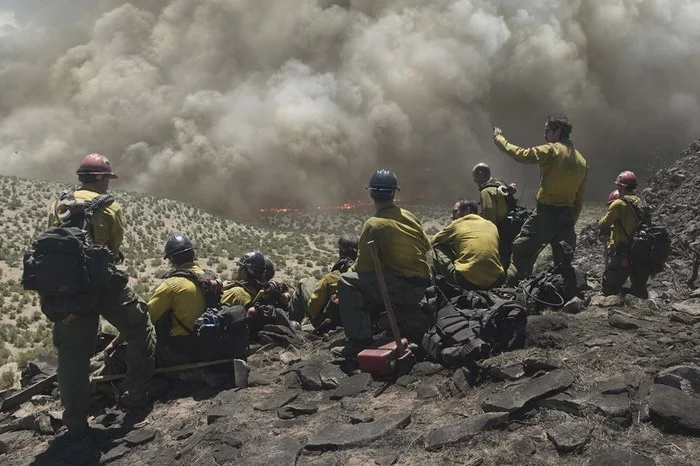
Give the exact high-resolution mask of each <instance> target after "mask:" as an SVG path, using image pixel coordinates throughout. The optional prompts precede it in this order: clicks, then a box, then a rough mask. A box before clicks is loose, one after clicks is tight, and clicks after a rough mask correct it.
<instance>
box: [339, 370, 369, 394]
mask: <svg viewBox="0 0 700 466" xmlns="http://www.w3.org/2000/svg"><path fill="white" fill-rule="evenodd" d="M370 383H372V376H371V375H370V374H365V373H363V372H362V373H359V374H355V375H353V376H352V377H349V378H347V379H345V380H343V381H342V382H340V385H338V388H336V389H335V390H333V391H332V392H331V395H330V398H331V400H340V399H342V398H344V397H346V396H354V395H358V394H360V393H362V392H364V391H366V390H367V388H369V385H370Z"/></svg>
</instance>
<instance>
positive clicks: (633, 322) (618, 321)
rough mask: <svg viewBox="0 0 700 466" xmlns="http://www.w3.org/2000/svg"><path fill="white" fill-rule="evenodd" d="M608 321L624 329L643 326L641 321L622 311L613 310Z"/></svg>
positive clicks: (612, 325)
mask: <svg viewBox="0 0 700 466" xmlns="http://www.w3.org/2000/svg"><path fill="white" fill-rule="evenodd" d="M608 323H609V324H610V326H611V327H615V328H619V329H622V330H634V329H637V328H639V327H641V321H639V320H637V319H635V318H633V317H631V316H629V315H628V314H625V313H622V312H620V311H613V312H612V313H610V315H609V316H608Z"/></svg>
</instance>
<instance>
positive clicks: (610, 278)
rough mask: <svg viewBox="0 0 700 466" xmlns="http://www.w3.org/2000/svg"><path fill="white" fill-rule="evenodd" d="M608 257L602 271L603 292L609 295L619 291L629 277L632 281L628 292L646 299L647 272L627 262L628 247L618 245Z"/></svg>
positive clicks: (647, 295) (647, 292) (647, 294)
mask: <svg viewBox="0 0 700 466" xmlns="http://www.w3.org/2000/svg"><path fill="white" fill-rule="evenodd" d="M609 257H610V260H609V261H608V266H607V267H606V268H605V272H603V294H604V295H605V296H610V295H615V294H619V293H621V292H622V287H623V286H624V284H625V282H626V281H627V279H628V278H629V279H630V282H631V283H632V288H631V289H630V293H631V294H633V295H635V296H636V297H638V298H642V299H647V298H648V297H649V291H648V290H647V281H648V280H649V273H648V272H647V271H645V270H643V269H642V268H641V267H634V265H632V264H629V263H628V261H629V253H628V249H627V248H620V247H618V248H616V249H615V250H612V251H611V252H610V254H609Z"/></svg>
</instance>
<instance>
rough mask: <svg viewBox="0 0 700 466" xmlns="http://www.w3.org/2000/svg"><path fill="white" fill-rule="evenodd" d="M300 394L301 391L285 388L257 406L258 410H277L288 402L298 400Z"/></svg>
mask: <svg viewBox="0 0 700 466" xmlns="http://www.w3.org/2000/svg"><path fill="white" fill-rule="evenodd" d="M298 396H299V392H298V391H296V390H283V391H281V392H278V393H275V394H274V395H272V396H271V397H269V398H268V399H267V400H265V401H263V402H262V403H260V404H258V405H256V406H255V409H256V410H258V411H275V410H277V409H279V408H281V407H282V406H284V405H286V404H287V403H291V402H292V401H294V400H296V399H297V397H298Z"/></svg>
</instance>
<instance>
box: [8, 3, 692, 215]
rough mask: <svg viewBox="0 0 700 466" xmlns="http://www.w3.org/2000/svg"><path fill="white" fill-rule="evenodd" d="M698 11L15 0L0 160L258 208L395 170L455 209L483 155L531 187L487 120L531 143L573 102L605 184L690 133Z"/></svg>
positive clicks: (304, 201)
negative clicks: (112, 175)
mask: <svg viewBox="0 0 700 466" xmlns="http://www.w3.org/2000/svg"><path fill="white" fill-rule="evenodd" d="M46 4H49V5H48V6H47V5H46ZM2 8H4V10H2ZM698 24H700V3H698V2H696V1H694V0H610V1H608V2H589V1H583V0H508V1H506V0H437V1H433V2H425V1H419V0H384V1H381V2H377V1H375V0H345V1H339V0H336V1H333V0H275V1H253V0H248V1H245V0H201V1H197V2H192V1H190V0H170V1H166V0H150V1H148V0H143V1H138V0H134V1H133V2H132V3H124V2H123V1H117V0H103V1H94V0H81V1H75V0H54V1H52V2H43V1H40V0H22V1H15V2H9V3H8V2H7V1H6V2H5V3H4V4H0V86H2V92H1V93H0V173H3V174H13V175H19V176H26V177H36V178H44V179H54V180H60V181H70V180H73V179H74V177H75V174H74V173H75V169H76V166H77V163H78V162H79V160H80V157H81V156H82V155H84V154H86V153H90V152H101V153H104V154H105V155H107V156H108V157H109V158H110V160H112V163H113V165H114V166H115V169H116V170H117V171H118V173H119V175H120V180H119V184H118V185H116V187H119V188H123V189H132V190H138V191H144V192H149V193H154V194H159V195H163V196H167V197H171V198H176V199H181V200H186V201H189V202H192V203H196V204H199V205H202V206H204V207H207V208H209V209H211V210H214V211H217V212H220V213H225V214H229V215H245V214H246V213H251V212H255V211H256V209H258V208H260V207H265V206H285V205H308V206H313V205H319V204H334V203H339V202H342V201H344V200H347V199H357V198H358V197H360V198H364V196H365V194H364V193H363V191H362V188H363V187H364V185H365V183H366V182H367V179H368V177H369V175H370V174H371V173H372V171H374V170H375V169H376V168H379V167H386V168H391V169H393V170H395V171H396V172H397V174H398V176H399V181H400V183H401V186H402V191H401V198H402V200H404V201H406V200H416V201H421V200H422V201H442V202H451V201H453V200H454V198H456V197H457V196H460V195H462V196H463V195H472V196H473V195H475V194H476V189H475V187H474V186H473V183H472V181H471V174H470V169H471V167H472V166H473V165H474V164H475V163H477V162H479V161H486V162H487V163H490V164H491V166H492V169H493V172H494V174H495V175H496V176H498V177H501V178H504V179H507V180H509V181H511V180H516V181H520V182H521V183H526V184H529V183H532V185H533V186H532V187H533V188H534V184H535V183H536V180H537V175H538V171H537V169H536V168H534V167H529V168H528V167H525V168H523V167H522V166H518V165H516V164H515V162H512V161H511V160H510V159H508V158H507V157H506V156H505V155H503V154H501V153H500V152H498V151H497V150H496V148H495V146H494V145H493V143H492V138H491V124H496V125H498V126H501V127H502V128H503V130H504V134H505V135H506V136H507V137H508V138H509V139H510V140H511V141H512V142H514V143H516V144H519V145H526V146H529V145H535V144H538V143H540V142H541V141H542V127H543V123H544V120H545V118H546V116H547V114H550V113H561V112H563V113H566V114H567V115H568V116H569V117H570V118H571V120H572V121H573V124H574V132H573V135H572V138H573V140H574V143H575V144H576V145H577V147H578V148H579V150H581V152H582V153H583V154H584V156H585V157H586V158H587V159H588V161H589V164H590V167H591V176H590V179H589V196H588V197H589V198H590V199H598V198H604V197H605V196H607V191H608V190H609V188H610V187H611V186H610V185H611V181H612V180H613V179H614V176H615V175H616V174H617V172H618V171H620V170H622V169H632V170H636V171H637V172H641V174H642V175H643V174H644V170H645V169H647V165H648V163H650V162H654V163H657V164H658V163H659V162H658V160H657V158H656V157H653V155H654V154H656V155H657V156H658V155H659V154H660V156H661V157H662V159H663V158H665V159H670V158H673V157H674V155H675V154H676V153H677V151H678V150H679V149H680V148H682V147H684V146H685V145H686V144H687V143H688V142H689V141H690V140H691V139H693V138H695V137H697V136H698V133H699V130H698V128H700V80H698V76H700V54H698V53H697V45H698V44H700V29H699V28H698V27H697V25H698ZM596 190H598V192H596ZM531 191H534V189H532V190H531ZM600 191H604V192H600Z"/></svg>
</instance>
